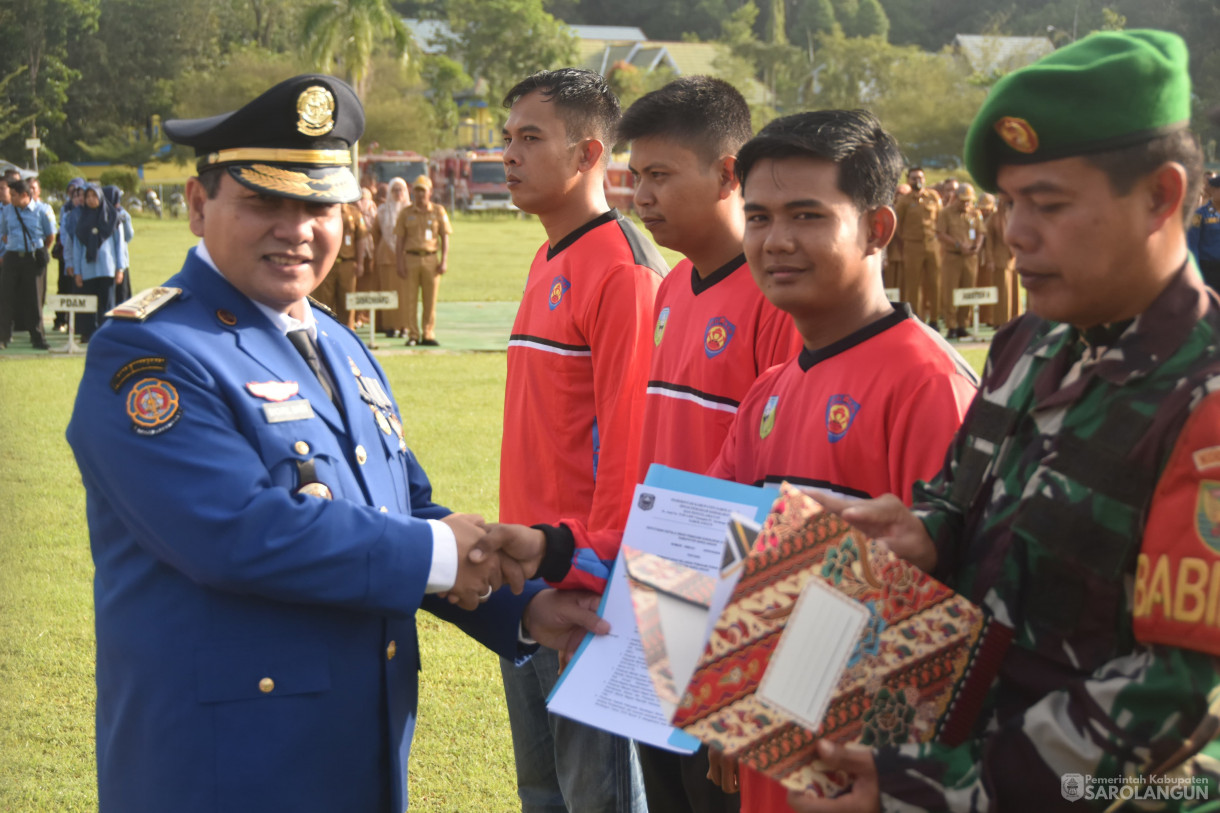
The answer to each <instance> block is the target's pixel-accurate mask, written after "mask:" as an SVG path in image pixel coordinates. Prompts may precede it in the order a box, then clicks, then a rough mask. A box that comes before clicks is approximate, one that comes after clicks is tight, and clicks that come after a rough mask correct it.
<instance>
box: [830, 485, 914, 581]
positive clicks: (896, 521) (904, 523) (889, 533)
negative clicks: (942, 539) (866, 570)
mask: <svg viewBox="0 0 1220 813" xmlns="http://www.w3.org/2000/svg"><path fill="white" fill-rule="evenodd" d="M812 496H813V498H814V499H815V500H817V501H818V502H819V503H820V504H821V505H822V507H823V508H825V509H826V510H827V511H830V512H831V513H834V514H838V515H839V516H841V517H842V518H843V520H844V521H845V522H847V524H848V525H851V526H852V527H853V528H857V529H859V531H860V532H861V533H863V534H865V535H867V536H870V537H872V538H873V539H876V540H877V541H878V542H882V543H884V544H885V545H886V547H888V548H889V549H890V550H892V551H893V552H894V555H895V556H897V557H899V558H900V559H905V560H907V561H908V562H910V563H911V564H913V565H915V567H917V568H919V569H920V570H922V571H923V572H924V573H931V572H932V570H933V568H935V567H936V547H935V545H933V544H932V537H930V536H928V532H927V531H926V530H925V529H924V527H923V523H922V522H920V521H919V518H918V517H917V516H915V515H914V514H913V513H911V509H909V508H907V507H906V506H905V505H903V504H902V500H900V499H898V497H897V496H895V495H893V494H883V495H882V496H880V497H877V498H876V499H873V500H851V499H847V498H844V497H834V496H831V495H829V494H822V493H819V494H814V495H812Z"/></svg>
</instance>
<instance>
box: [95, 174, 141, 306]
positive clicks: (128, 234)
mask: <svg viewBox="0 0 1220 813" xmlns="http://www.w3.org/2000/svg"><path fill="white" fill-rule="evenodd" d="M102 195H104V196H105V198H106V200H107V201H108V202H109V203H110V205H111V206H113V207H114V210H115V211H116V212H118V213H119V225H118V227H117V228H119V229H122V231H123V250H124V252H125V254H124V256H123V276H122V280H121V281H119V282H115V284H114V301H115V302H126V301H127V300H128V299H131V252H130V249H129V248H128V246H130V245H131V239H132V238H133V237H135V236H136V230H135V228H133V227H132V225H131V212H129V211H127V210H126V209H124V208H123V190H122V189H119V188H118V187H117V186H114V185H113V184H112V185H110V186H103V187H102ZM115 279H118V277H116V278H115Z"/></svg>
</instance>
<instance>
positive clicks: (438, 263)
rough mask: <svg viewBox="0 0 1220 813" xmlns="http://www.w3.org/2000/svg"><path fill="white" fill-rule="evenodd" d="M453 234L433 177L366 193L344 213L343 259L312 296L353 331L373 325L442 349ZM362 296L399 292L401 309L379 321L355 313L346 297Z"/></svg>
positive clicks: (378, 316) (385, 311) (391, 310)
mask: <svg viewBox="0 0 1220 813" xmlns="http://www.w3.org/2000/svg"><path fill="white" fill-rule="evenodd" d="M452 231H453V228H452V226H451V225H450V223H449V214H448V212H447V211H446V210H445V207H443V206H441V205H440V204H439V203H435V202H433V200H432V180H431V179H430V178H429V177H428V176H427V175H420V176H419V177H418V178H416V179H415V180H414V182H413V183H412V189H408V187H407V182H406V181H405V180H403V179H402V178H393V179H392V180H390V182H389V183H379V184H377V185H376V187H365V188H364V189H363V190H362V194H361V197H360V200H359V201H357V202H356V203H349V204H344V206H343V242H342V244H341V245H340V248H339V256H338V257H337V258H336V260H335V264H334V266H333V267H332V269H331V272H330V274H328V275H327V276H326V278H325V279H324V280H323V281H322V283H321V285H319V286H318V288H317V289H315V290H314V293H313V297H314V299H315V300H317V301H319V302H321V303H322V304H323V305H325V306H327V307H328V308H330V309H331V310H332V311H334V312H335V314H336V315H337V316H338V317H339V319H340V321H344V322H346V324H347V326H348V327H349V328H352V329H353V330H356V329H359V328H362V327H364V326H365V325H366V324H367V323H368V321H369V319H371V318H375V319H376V322H375V324H376V327H377V329H379V330H381V332H382V333H383V334H384V335H385V336H386V338H391V339H393V338H405V339H406V344H407V345H408V346H412V347H413V346H416V345H422V346H425V347H436V346H438V345H439V344H440V343H439V342H438V341H437V339H436V301H437V295H438V293H439V289H440V279H441V277H442V276H443V275H444V273H445V271H446V270H447V269H448V262H449V235H450V234H451V233H452ZM359 291H392V292H395V293H397V295H398V307H395V308H388V309H380V310H378V311H377V314H376V317H373V316H372V315H371V314H370V313H369V311H361V310H356V309H349V308H348V307H347V294H349V293H355V292H359ZM421 306H422V314H421V313H420V310H421Z"/></svg>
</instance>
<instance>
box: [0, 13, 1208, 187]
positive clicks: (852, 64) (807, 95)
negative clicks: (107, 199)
mask: <svg viewBox="0 0 1220 813" xmlns="http://www.w3.org/2000/svg"><path fill="white" fill-rule="evenodd" d="M402 17H419V18H424V19H436V20H443V21H445V22H447V23H448V25H449V29H450V30H451V31H452V35H451V36H450V37H447V38H445V39H444V40H443V41H440V42H432V43H422V44H421V43H416V42H415V41H414V40H413V39H412V37H411V36H410V35H409V32H408V31H407V29H406V28H405V27H404V25H403V24H402V22H401V18H402ZM561 20H562V21H563V22H562V23H561V22H560V21H561ZM563 23H570V24H577V23H587V24H604V25H632V26H638V27H640V28H642V29H643V31H644V32H645V34H646V35H647V36H648V37H649V38H650V39H653V40H685V41H704V42H717V43H719V44H720V46H721V47H720V48H719V53H720V56H719V57H718V58H717V60H716V63H715V64H716V69H717V73H719V74H720V75H721V76H723V77H724V78H726V79H728V80H729V81H732V82H734V83H735V84H737V85H738V87H741V88H742V89H743V90H745V89H746V88H747V87H750V88H753V89H755V90H756V91H757V92H754V93H752V94H749V95H750V96H751V98H752V100H753V101H754V102H755V105H754V106H755V112H756V124H759V125H761V124H762V123H765V121H767V120H769V119H770V118H771V117H773V116H775V115H778V114H782V113H786V112H792V111H795V110H801V109H808V108H814V107H868V108H870V109H872V110H873V111H874V112H876V113H877V114H878V115H879V116H880V118H881V119H882V121H883V122H885V124H886V125H887V127H889V128H890V129H891V130H892V131H893V132H894V133H895V135H896V136H897V137H898V138H899V140H900V142H901V143H902V144H903V146H904V149H905V150H906V151H907V153H908V155H909V156H910V157H911V158H912V159H913V160H921V161H922V160H936V159H945V160H951V157H952V156H956V155H957V154H958V153H959V152H960V148H961V143H962V139H963V136H964V133H965V129H966V126H967V125H968V123H969V121H970V118H971V116H972V115H973V113H974V111H975V110H977V108H978V105H979V103H980V102H981V100H982V98H983V97H984V96H985V94H986V92H987V88H988V87H989V85H990V84H991V83H993V82H994V81H995V80H996V79H997V78H998V77H997V76H995V75H982V74H980V73H979V72H978V71H972V70H971V69H970V68H969V67H968V66H967V65H966V64H965V63H964V62H962V61H960V60H953V59H950V58H946V56H945V54H946V53H947V51H948V49H949V47H950V44H951V42H952V40H953V38H954V37H955V36H956V35H957V34H959V33H972V34H997V35H1016V36H1043V37H1049V38H1050V39H1051V40H1052V41H1053V42H1055V43H1056V44H1063V43H1065V42H1068V41H1071V40H1072V39H1075V38H1078V37H1081V36H1084V35H1085V34H1087V33H1089V32H1090V31H1094V30H1098V29H1103V28H1122V27H1127V28H1135V27H1157V28H1162V29H1167V30H1172V31H1175V32H1177V33H1179V34H1181V35H1182V36H1183V37H1184V38H1185V39H1186V40H1187V42H1188V44H1189V46H1190V48H1191V73H1192V78H1193V80H1194V87H1195V104H1196V117H1195V120H1196V122H1197V125H1198V126H1199V128H1200V132H1201V134H1202V135H1203V138H1204V141H1205V143H1207V142H1210V143H1211V145H1212V150H1213V151H1214V140H1215V138H1216V137H1217V136H1220V132H1217V131H1216V130H1215V128H1214V127H1212V128H1211V129H1210V130H1209V129H1207V128H1208V127H1209V126H1210V125H1208V124H1207V123H1206V118H1205V117H1204V116H1203V115H1202V114H1203V113H1204V112H1206V111H1207V110H1209V109H1212V108H1214V107H1217V106H1220V44H1218V43H1217V42H1216V41H1215V39H1216V38H1215V36H1214V32H1216V31H1220V2H1217V0H666V2H664V3H658V2H656V0H617V2H615V3H614V4H606V3H602V2H594V1H593V0H549V2H547V1H546V0H421V1H420V2H393V0H305V2H301V0H177V2H174V3H167V2H164V0H7V1H6V3H4V4H3V5H0V32H2V33H0V37H3V40H4V45H3V47H2V48H0V156H4V157H6V158H8V159H9V160H13V161H16V162H18V163H28V162H29V161H28V159H29V153H28V151H26V150H25V149H24V143H25V139H27V138H30V137H31V136H34V135H37V137H39V138H40V139H41V141H42V143H43V152H42V153H41V157H42V160H43V161H44V162H47V161H55V160H60V161H75V162H79V161H90V160H95V161H106V162H111V163H121V164H128V165H132V166H135V165H138V164H140V163H144V162H146V161H148V160H150V159H151V158H152V156H153V155H154V154H157V153H158V151H159V150H160V149H161V148H162V147H163V146H164V145H163V144H162V143H161V142H160V141H159V139H158V138H157V132H156V127H155V124H156V121H157V120H158V119H159V118H171V117H194V116H205V115H212V114H215V113H219V112H223V111H225V110H230V109H232V108H234V107H236V106H238V105H239V104H241V103H243V102H244V101H246V100H248V99H250V98H253V96H254V95H256V94H257V93H258V92H260V91H261V90H263V89H265V88H266V87H268V86H269V85H270V84H272V83H273V82H275V81H279V80H280V79H284V78H287V77H289V76H292V75H294V74H296V73H301V72H305V71H309V70H324V71H330V72H334V73H337V74H339V75H342V76H344V77H345V78H347V79H348V80H349V81H351V82H352V84H353V85H354V86H355V87H357V89H358V90H359V92H360V93H361V96H362V98H363V99H364V102H365V106H366V114H367V119H368V126H367V129H366V136H365V143H366V144H369V143H372V142H378V143H380V144H381V145H382V146H385V147H387V148H411V149H415V150H418V151H420V152H424V153H427V152H430V151H431V150H432V149H434V148H436V147H447V146H453V144H454V139H455V133H456V128H457V125H458V122H459V119H460V117H461V116H462V111H461V108H460V105H461V104H463V103H470V102H474V103H485V104H487V105H488V106H489V107H490V108H491V109H492V110H493V111H499V100H500V99H501V98H502V96H503V94H504V93H505V91H506V90H507V89H508V88H509V87H511V85H512V84H513V83H515V82H516V81H517V80H518V79H519V78H520V77H522V76H525V75H527V74H529V73H531V72H532V71H534V70H538V69H542V68H548V67H556V66H559V65H565V64H572V63H573V62H574V61H575V60H576V57H577V47H576V40H575V38H574V37H573V36H572V34H571V33H570V31H569V30H568V29H566V28H565V26H564V25H563ZM609 74H610V75H609V77H608V78H609V79H610V81H611V83H612V84H613V85H614V87H615V88H616V90H618V91H619V93H620V95H621V96H622V98H623V101H624V104H629V103H630V102H631V101H633V100H634V99H635V98H637V97H638V96H639V95H641V94H643V93H645V92H647V91H649V90H651V89H653V88H655V87H658V86H660V84H663V83H664V82H665V81H667V80H668V79H669V78H671V76H670V75H669V74H668V73H666V72H664V71H658V72H654V73H651V74H643V73H641V72H640V71H639V70H638V69H636V68H633V67H632V66H628V65H618V66H615V68H614V69H612V70H611V71H610V72H609ZM154 117H157V118H154ZM179 157H180V158H185V156H179ZM1213 157H1214V155H1213Z"/></svg>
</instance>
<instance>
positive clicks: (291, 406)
mask: <svg viewBox="0 0 1220 813" xmlns="http://www.w3.org/2000/svg"><path fill="white" fill-rule="evenodd" d="M263 415H264V416H266V418H267V423H283V422H284V421H307V420H309V419H310V418H312V417H314V413H313V407H312V406H310V405H309V401H307V400H305V399H304V398H296V399H293V400H291V401H281V402H280V403H278V404H263Z"/></svg>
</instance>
